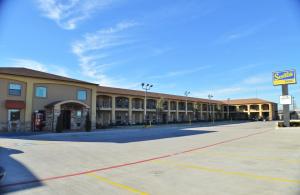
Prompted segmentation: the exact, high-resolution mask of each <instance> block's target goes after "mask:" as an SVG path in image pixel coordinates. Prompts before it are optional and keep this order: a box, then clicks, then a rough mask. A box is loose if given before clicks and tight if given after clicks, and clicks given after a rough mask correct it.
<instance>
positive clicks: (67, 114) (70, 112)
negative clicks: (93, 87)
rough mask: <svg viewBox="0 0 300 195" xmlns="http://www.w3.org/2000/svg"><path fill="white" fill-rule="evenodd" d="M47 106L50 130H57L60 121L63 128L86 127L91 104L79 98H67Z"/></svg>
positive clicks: (48, 127) (47, 122)
mask: <svg viewBox="0 0 300 195" xmlns="http://www.w3.org/2000/svg"><path fill="white" fill-rule="evenodd" d="M45 108H46V116H47V120H46V127H47V129H48V130H52V131H55V130H56V127H57V123H58V122H60V123H61V126H62V129H63V130H82V129H84V127H85V122H86V116H87V114H88V113H89V109H90V106H89V105H87V104H85V103H83V102H80V101H77V100H66V101H56V102H52V103H51V104H48V105H46V106H45ZM58 120H60V121H58Z"/></svg>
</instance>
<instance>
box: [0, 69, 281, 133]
mask: <svg viewBox="0 0 300 195" xmlns="http://www.w3.org/2000/svg"><path fill="white" fill-rule="evenodd" d="M144 102H145V93H144V91H139V90H129V89H121V88H112V87H104V86H99V85H97V84H94V83H89V82H85V81H80V80H76V79H71V78H66V77H62V76H58V75H54V74H48V73H45V72H40V71H35V70H31V69H26V68H0V131H10V132H15V131H55V129H56V125H57V120H58V118H59V117H60V118H62V121H63V124H62V126H63V129H65V130H83V129H84V127H85V123H86V118H87V115H88V114H89V115H88V116H89V117H90V120H91V123H92V128H93V129H95V128H96V127H98V128H100V127H103V126H109V125H135V124H142V123H144V122H145V121H144V120H146V122H152V123H172V122H187V121H191V122H194V121H210V120H231V119H232V120H248V119H263V118H264V119H267V120H274V119H276V118H277V115H278V112H277V104H276V103H274V102H270V101H266V100H262V99H256V98H254V99H239V100H230V101H227V100H225V101H220V100H209V99H202V98H193V97H185V96H177V95H171V94H162V93H152V92H149V93H147V101H146V108H147V116H146V118H145V119H144V108H145V105H144Z"/></svg>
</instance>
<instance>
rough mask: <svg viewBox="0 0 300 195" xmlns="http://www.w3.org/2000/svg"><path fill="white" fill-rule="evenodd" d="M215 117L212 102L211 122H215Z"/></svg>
mask: <svg viewBox="0 0 300 195" xmlns="http://www.w3.org/2000/svg"><path fill="white" fill-rule="evenodd" d="M215 118H216V116H215V105H214V104H212V122H213V123H214V122H215Z"/></svg>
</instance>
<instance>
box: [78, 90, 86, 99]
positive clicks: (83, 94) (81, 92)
mask: <svg viewBox="0 0 300 195" xmlns="http://www.w3.org/2000/svg"><path fill="white" fill-rule="evenodd" d="M77 99H78V100H86V91H84V90H79V91H77Z"/></svg>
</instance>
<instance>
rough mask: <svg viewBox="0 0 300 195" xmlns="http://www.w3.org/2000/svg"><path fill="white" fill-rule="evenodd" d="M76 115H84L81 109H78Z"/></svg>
mask: <svg viewBox="0 0 300 195" xmlns="http://www.w3.org/2000/svg"><path fill="white" fill-rule="evenodd" d="M76 116H77V117H78V118H81V116H82V112H81V110H77V112H76Z"/></svg>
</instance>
